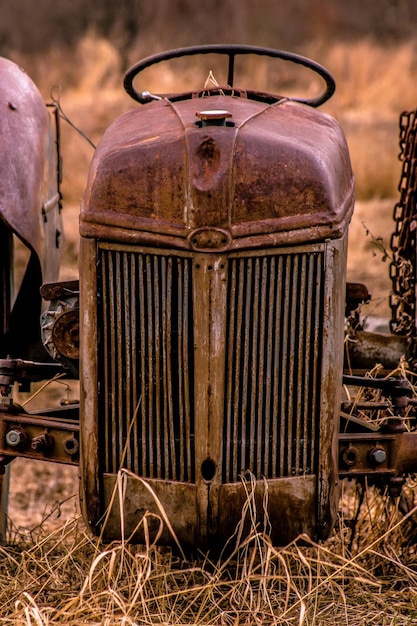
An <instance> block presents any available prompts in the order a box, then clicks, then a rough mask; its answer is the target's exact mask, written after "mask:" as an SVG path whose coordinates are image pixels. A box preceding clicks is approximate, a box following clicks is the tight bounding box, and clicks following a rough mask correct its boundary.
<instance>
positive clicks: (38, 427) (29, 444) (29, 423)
mask: <svg viewBox="0 0 417 626" xmlns="http://www.w3.org/2000/svg"><path fill="white" fill-rule="evenodd" d="M4 409H5V407H2V408H1V410H0V467H4V465H5V464H7V462H10V460H12V459H13V458H15V457H17V456H20V457H25V458H31V459H39V460H45V461H53V462H55V463H66V464H70V465H78V462H79V425H78V421H76V420H66V419H65V417H63V418H62V419H56V418H55V419H54V418H52V417H48V416H45V415H30V414H28V413H19V412H16V407H13V409H14V410H13V412H8V411H7V410H4Z"/></svg>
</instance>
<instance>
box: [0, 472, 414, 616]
mask: <svg viewBox="0 0 417 626" xmlns="http://www.w3.org/2000/svg"><path fill="white" fill-rule="evenodd" d="M346 489H347V494H346V496H345V498H344V500H343V501H344V502H345V510H344V511H343V515H341V518H340V522H339V528H338V529H337V530H336V531H335V533H334V536H333V537H332V539H331V540H330V541H329V542H328V543H327V544H326V545H317V544H314V543H312V542H311V541H310V540H309V539H308V538H306V537H300V538H299V539H298V540H297V541H294V542H293V543H292V544H290V545H288V546H286V547H283V548H275V547H274V546H272V545H271V543H270V541H269V539H268V537H267V536H266V535H264V534H262V533H261V532H259V529H258V528H257V527H256V526H255V525H253V527H252V530H251V532H250V533H249V535H248V536H246V537H241V536H240V538H239V540H236V537H235V538H232V540H231V542H230V544H229V546H228V551H227V553H224V554H223V555H222V557H221V558H220V559H218V560H214V561H213V560H211V559H210V558H209V557H208V556H204V555H197V556H195V557H194V558H186V559H184V558H182V557H179V556H176V555H175V554H173V553H172V552H171V551H170V550H168V549H166V548H161V547H156V546H154V545H143V546H134V545H129V544H127V543H125V542H120V543H113V544H111V545H105V546H103V545H100V543H99V542H98V541H97V540H93V539H92V538H91V537H90V536H89V535H88V534H87V533H86V531H85V529H84V527H83V525H82V523H81V522H80V520H79V519H78V518H72V519H71V518H68V519H67V520H66V521H65V523H64V524H63V525H62V526H60V527H57V528H56V530H55V531H54V532H52V533H51V534H49V535H46V536H45V534H44V533H43V532H42V526H40V527H38V536H37V538H36V537H35V536H34V535H32V539H31V541H28V540H24V539H20V540H19V541H15V542H14V543H12V544H10V545H9V546H8V547H7V548H1V549H0V612H1V615H2V623H3V624H9V623H10V624H12V623H13V624H28V625H29V624H31V625H32V624H36V625H46V624H48V625H53V624H74V625H75V624H77V625H81V624H109V625H110V624H111V625H116V624H120V625H122V624H126V625H127V624H129V625H143V624H164V625H168V624H178V625H179V624H195V625H200V624H201V625H203V624H204V625H206V624H207V625H208V624H213V625H214V624H215V625H219V624H222V625H230V626H237V625H243V624H248V625H249V624H250V625H253V624H277V625H278V624H286V625H287V624H288V625H289V624H299V625H301V624H304V625H313V624H315V625H327V624H329V625H330V624H332V625H333V624H335V623H340V624H346V625H349V626H353V625H355V626H356V625H359V624H365V623H368V624H378V625H388V624H389V625H394V624H395V625H400V624H412V623H417V591H416V590H417V561H416V551H415V545H414V542H415V538H416V532H417V527H416V525H415V515H416V507H414V508H412V509H411V510H410V512H409V513H408V514H406V515H405V516H404V515H403V514H401V513H400V512H399V508H398V504H399V503H398V501H392V500H390V499H389V498H388V496H381V495H380V494H377V493H376V492H375V491H373V490H371V489H369V490H368V491H367V492H366V495H365V500H364V502H363V504H362V506H361V510H360V515H359V519H358V521H357V524H356V534H355V542H354V547H353V548H351V549H350V550H349V547H348V546H349V542H350V536H351V533H352V530H351V529H350V528H349V526H352V524H351V523H349V522H351V521H352V515H353V514H354V513H355V511H356V508H357V501H358V495H357V494H356V492H355V489H354V487H353V486H352V485H349V484H347V485H346ZM248 514H250V515H251V516H254V514H255V511H254V510H253V502H252V501H250V500H249V501H248ZM242 521H243V520H242ZM144 523H146V519H145V520H144ZM237 536H239V532H238V533H237Z"/></svg>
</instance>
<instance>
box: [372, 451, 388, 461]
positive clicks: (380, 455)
mask: <svg viewBox="0 0 417 626" xmlns="http://www.w3.org/2000/svg"><path fill="white" fill-rule="evenodd" d="M370 458H371V461H372V462H373V463H377V464H378V465H380V464H381V463H385V461H386V460H387V453H386V452H385V450H384V448H373V449H372V450H371V451H370Z"/></svg>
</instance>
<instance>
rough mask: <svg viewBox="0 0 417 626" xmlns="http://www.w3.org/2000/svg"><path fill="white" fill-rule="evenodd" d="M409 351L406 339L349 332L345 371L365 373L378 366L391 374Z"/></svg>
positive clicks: (360, 331)
mask: <svg viewBox="0 0 417 626" xmlns="http://www.w3.org/2000/svg"><path fill="white" fill-rule="evenodd" d="M409 350H410V345H409V341H408V339H407V337H402V336H399V335H382V334H378V333H368V332H366V331H363V330H356V331H354V330H351V331H349V336H348V338H347V342H346V354H345V369H346V370H347V371H348V370H349V369H350V370H352V371H355V372H363V373H365V372H369V371H370V370H372V369H373V368H374V367H375V365H377V364H380V365H382V366H383V367H384V369H385V370H386V371H387V372H392V371H393V370H395V369H396V368H397V367H398V363H399V362H400V360H401V358H402V357H405V356H406V355H407V354H408V353H409Z"/></svg>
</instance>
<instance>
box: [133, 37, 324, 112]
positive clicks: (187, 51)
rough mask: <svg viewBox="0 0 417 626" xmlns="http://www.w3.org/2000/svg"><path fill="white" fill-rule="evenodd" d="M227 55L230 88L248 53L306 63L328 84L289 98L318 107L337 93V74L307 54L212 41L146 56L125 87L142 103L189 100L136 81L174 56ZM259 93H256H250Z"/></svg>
mask: <svg viewBox="0 0 417 626" xmlns="http://www.w3.org/2000/svg"><path fill="white" fill-rule="evenodd" d="M213 53H216V54H224V55H226V56H228V57H229V67H228V74H227V85H228V87H231V88H232V87H233V77H234V66H235V57H236V56H238V55H244V54H256V55H258V56H268V57H272V58H276V59H283V60H284V61H291V62H292V63H296V64H298V65H303V66H304V67H307V68H308V69H309V70H312V71H313V72H315V73H316V74H318V75H319V76H320V77H321V78H322V79H323V80H324V82H325V83H326V87H325V90H324V91H323V92H322V93H321V94H320V95H319V96H316V97H315V98H288V99H289V100H294V101H296V102H302V103H303V104H308V105H309V106H312V107H318V106H320V105H321V104H323V103H324V102H327V100H329V98H331V96H332V95H333V93H334V91H335V89H336V83H335V80H334V78H333V76H332V75H331V74H330V72H329V71H328V70H327V69H326V68H325V67H323V66H322V65H320V64H319V63H316V62H315V61H312V60H311V59H308V58H307V57H303V56H300V55H299V54H294V53H293V52H284V51H283V50H274V49H273V48H263V47H259V46H241V45H239V44H225V45H223V44H211V45H204V46H191V47H189V48H177V49H175V50H167V51H166V52H160V53H159V54H154V55H152V56H149V57H146V58H145V59H142V60H141V61H139V62H138V63H135V64H134V65H132V67H131V68H130V69H128V71H127V72H126V74H125V77H124V81H123V86H124V88H125V90H126V92H127V93H128V95H129V96H131V97H132V98H133V100H136V101H137V102H140V103H141V104H146V103H147V102H149V101H150V100H152V99H156V100H158V99H160V98H168V99H171V98H174V97H175V96H176V99H187V98H191V97H192V93H188V94H182V95H181V97H180V98H178V94H158V95H151V94H149V92H148V91H138V90H137V89H136V88H135V87H134V86H133V81H134V79H135V78H136V76H137V75H138V74H140V73H141V72H143V70H145V69H146V68H148V67H151V66H152V65H155V64H156V63H161V62H162V61H169V60H170V59H177V58H179V57H187V56H194V55H196V54H213ZM247 93H248V94H250V93H255V92H247ZM264 95H265V96H266V99H268V98H269V100H271V95H270V94H268V95H266V94H264ZM278 99H280V97H278V96H276V97H275V98H274V97H272V101H276V100H278Z"/></svg>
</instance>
